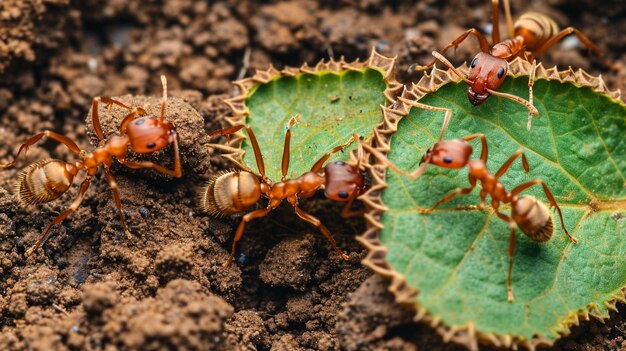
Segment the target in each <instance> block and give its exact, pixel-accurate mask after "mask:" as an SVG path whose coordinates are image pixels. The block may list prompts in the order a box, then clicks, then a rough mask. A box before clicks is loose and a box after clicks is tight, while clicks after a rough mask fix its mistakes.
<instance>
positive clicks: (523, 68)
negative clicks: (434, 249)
mask: <svg viewBox="0 0 626 351" xmlns="http://www.w3.org/2000/svg"><path fill="white" fill-rule="evenodd" d="M531 69H532V65H531V63H530V62H528V61H525V60H522V59H520V58H517V59H515V60H513V61H512V62H511V63H509V71H508V73H507V75H508V76H512V77H517V76H528V75H529V73H530V70H531ZM535 69H536V71H535V72H536V73H535V78H536V79H546V80H556V81H559V82H561V83H565V82H568V83H572V84H574V85H576V86H580V87H590V88H592V89H593V90H594V91H595V92H598V93H601V94H604V95H606V96H608V97H610V98H611V99H613V100H615V102H618V103H620V104H621V105H624V103H623V102H622V100H621V92H620V90H615V91H610V90H609V89H608V87H607V86H606V84H605V83H604V80H603V79H602V77H601V76H598V77H594V76H591V75H590V74H588V73H587V72H585V71H583V70H582V69H579V70H577V71H574V70H573V69H572V68H571V67H569V68H568V69H567V70H563V71H559V70H558V68H557V67H551V68H548V69H546V68H544V67H543V65H541V64H538V65H537V66H536V68H535ZM457 70H459V71H460V72H461V73H462V74H464V75H467V73H468V71H469V69H468V67H467V64H465V63H463V65H461V66H460V67H457ZM461 80H462V79H461V78H460V77H459V76H457V75H456V74H454V73H453V72H452V71H450V70H440V69H435V70H433V71H432V72H431V73H430V74H428V73H427V74H424V75H423V76H422V78H421V79H420V80H419V81H418V82H417V83H415V84H412V85H411V87H409V88H406V87H405V88H404V89H403V91H402V93H401V95H400V96H401V97H402V98H404V99H407V100H412V101H418V100H420V99H421V98H422V97H424V96H425V95H427V94H429V93H433V92H435V91H437V90H438V89H439V88H440V87H441V86H443V85H445V84H448V83H456V82H460V81H461ZM381 109H382V112H383V122H382V123H381V124H379V125H378V126H376V128H375V129H374V137H373V138H372V141H371V145H372V147H374V148H376V149H377V150H378V151H380V152H382V153H383V154H384V155H386V154H387V153H388V152H389V150H390V146H389V145H390V139H391V136H392V135H393V134H394V133H395V132H396V131H397V129H398V122H399V121H400V120H401V119H402V118H403V117H404V116H406V115H408V114H409V112H410V109H411V106H410V105H409V104H407V103H404V102H402V101H401V99H397V100H396V101H395V102H393V103H392V104H391V105H390V106H388V107H381ZM453 118H454V117H453ZM364 157H365V159H366V160H369V159H370V158H371V157H369V155H365V156H364ZM373 160H374V161H373V163H369V162H368V163H369V164H370V166H369V167H368V168H369V170H370V172H371V175H372V186H371V187H370V188H369V189H368V190H367V191H366V192H365V193H364V194H363V195H361V196H360V197H359V199H360V200H361V201H362V202H363V203H365V205H366V207H367V212H366V214H365V220H366V224H367V229H366V231H365V232H364V233H363V234H362V235H361V236H357V240H358V241H359V242H360V243H361V244H363V245H364V246H365V247H366V248H367V250H368V251H369V252H368V254H367V256H366V257H365V259H364V260H363V261H362V262H363V264H364V265H365V266H367V267H369V268H370V269H372V270H374V271H375V272H376V273H378V274H380V275H382V276H383V277H385V278H387V279H389V280H390V286H389V291H390V292H391V293H393V295H394V296H395V299H396V302H397V303H399V304H401V305H404V306H405V307H407V308H410V309H412V310H413V311H414V312H415V315H414V320H415V321H422V322H424V323H427V324H430V325H431V326H432V327H433V328H434V329H435V330H437V332H438V333H439V334H440V335H441V336H442V338H443V340H444V341H446V342H450V341H452V342H455V343H458V344H461V345H464V346H465V347H467V348H468V349H469V350H472V351H474V350H478V345H479V344H483V343H488V344H491V345H493V346H496V347H507V348H515V349H517V347H518V346H524V347H526V348H528V349H529V350H533V351H534V350H535V349H536V348H537V347H538V346H541V345H545V346H552V345H553V344H554V341H555V340H548V339H546V338H543V337H541V336H538V335H536V336H534V337H533V338H532V339H527V338H524V337H520V336H513V335H498V334H495V333H485V332H481V331H479V330H476V329H475V327H474V325H473V323H471V322H469V323H468V324H467V325H465V326H463V327H450V326H448V325H445V324H444V323H443V322H442V321H441V320H440V319H439V318H438V317H437V316H434V315H431V314H429V313H428V311H427V310H426V309H425V308H420V306H419V303H418V302H417V295H418V294H419V290H418V289H416V288H413V287H411V286H410V285H409V284H408V283H407V281H406V278H405V277H404V275H402V274H401V273H399V272H397V271H395V270H394V269H393V267H391V265H389V264H388V263H387V261H386V255H387V248H386V247H385V246H383V244H382V243H381V242H380V239H379V234H380V231H381V230H382V229H383V228H384V226H383V224H382V223H381V221H380V219H381V217H382V215H383V213H385V212H386V211H387V210H388V208H387V206H385V204H384V203H383V201H382V191H383V190H384V189H385V188H386V187H387V183H386V179H385V172H386V169H387V167H386V166H384V165H383V164H382V162H380V161H379V160H377V159H376V158H373ZM617 302H626V287H624V288H623V289H621V290H620V291H618V292H617V293H615V295H614V296H613V297H612V298H610V299H608V300H607V301H604V302H603V303H604V305H605V307H606V308H607V309H609V310H613V311H616V310H617V308H616V303H617ZM590 316H591V317H595V318H597V319H599V320H604V319H606V318H608V314H603V313H601V312H600V310H599V308H598V306H597V305H595V304H592V305H589V306H587V308H586V309H584V310H582V309H580V310H577V311H574V312H571V313H570V314H568V315H567V316H566V317H565V318H564V319H563V320H562V321H561V322H560V323H559V328H560V330H557V331H556V332H557V333H558V334H560V335H561V336H565V335H568V334H570V332H571V330H570V327H571V326H574V325H579V323H580V320H589V318H590Z"/></svg>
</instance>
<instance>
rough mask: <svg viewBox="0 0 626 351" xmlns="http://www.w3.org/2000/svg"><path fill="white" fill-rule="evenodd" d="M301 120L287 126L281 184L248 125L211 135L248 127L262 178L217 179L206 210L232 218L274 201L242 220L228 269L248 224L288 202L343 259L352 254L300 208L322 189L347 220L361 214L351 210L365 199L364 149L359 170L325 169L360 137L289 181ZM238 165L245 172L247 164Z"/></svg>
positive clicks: (335, 165)
mask: <svg viewBox="0 0 626 351" xmlns="http://www.w3.org/2000/svg"><path fill="white" fill-rule="evenodd" d="M297 116H298V115H296V116H294V117H292V118H291V119H290V121H289V125H288V127H287V131H286V134H285V144H284V147H283V156H282V163H281V166H282V178H281V180H280V182H276V183H274V182H273V181H272V180H270V179H269V178H267V177H266V176H265V166H264V164H263V155H262V154H261V150H260V148H259V144H258V142H257V139H256V137H255V135H254V132H253V131H252V129H251V128H250V127H249V126H248V125H239V126H234V127H229V128H224V129H220V130H216V131H214V132H212V133H210V134H209V135H210V136H211V137H214V136H220V135H221V136H230V135H232V134H234V133H236V132H238V131H239V130H241V129H244V128H245V130H246V132H247V134H248V137H249V139H250V143H251V144H252V149H253V150H254V157H255V159H256V165H257V169H258V171H259V174H260V175H257V174H254V173H252V172H249V171H247V170H231V171H226V172H223V173H220V174H218V175H216V176H215V177H213V178H212V179H211V180H210V181H209V182H208V184H207V185H206V186H205V187H204V188H203V190H202V193H201V195H200V198H199V201H200V207H201V208H202V210H203V211H205V212H208V213H210V214H213V215H231V214H235V213H238V212H241V211H244V210H246V209H247V208H249V207H251V206H253V205H254V204H256V203H257V202H258V201H259V199H260V198H261V196H265V197H267V198H268V199H269V202H268V204H267V206H266V207H265V208H262V209H257V210H254V211H252V212H249V213H247V214H246V215H244V216H243V218H242V220H241V223H240V224H239V227H237V232H236V233H235V238H234V239H233V245H232V249H231V253H230V257H229V258H228V261H226V262H225V263H224V264H223V266H224V267H228V266H229V265H230V263H231V262H232V260H233V258H234V257H235V248H236V247H237V242H238V241H239V240H240V239H241V237H242V236H243V232H244V229H245V226H246V223H248V222H250V221H252V220H253V219H256V218H262V217H265V216H267V215H268V214H269V213H270V212H271V211H272V210H273V209H275V208H276V207H278V205H280V204H281V203H282V202H283V200H285V199H287V201H289V203H290V204H291V205H292V206H293V208H294V209H295V211H296V214H297V215H298V217H300V218H301V219H303V220H305V221H307V222H309V223H311V224H313V225H314V226H316V227H317V228H318V229H319V230H320V232H321V233H322V234H323V235H324V237H325V238H326V239H327V240H328V241H329V242H330V245H331V246H332V248H333V249H334V250H335V252H336V253H337V254H338V255H339V256H341V257H342V258H343V259H348V255H346V254H345V253H344V252H343V251H341V250H340V249H339V248H337V245H336V242H335V239H334V238H333V236H332V235H331V234H330V231H329V230H328V229H327V228H326V227H325V226H324V224H322V222H321V221H320V220H319V219H317V218H315V217H314V216H312V215H310V214H308V213H306V212H304V211H303V210H302V209H301V208H300V207H299V206H298V202H299V200H300V199H302V198H309V197H311V196H313V195H314V194H315V192H316V191H317V190H318V189H324V190H325V195H326V197H327V198H329V199H331V200H334V201H341V202H346V206H345V207H344V209H343V211H342V212H341V216H342V217H344V218H346V217H351V216H354V215H356V214H357V212H351V211H350V206H351V205H352V202H353V201H354V199H356V198H357V196H359V195H361V194H362V193H363V190H364V179H363V175H362V174H361V172H360V171H359V168H360V160H361V155H362V149H361V148H360V147H359V150H358V156H357V157H358V161H357V163H356V165H349V164H347V163H346V162H343V161H335V162H331V163H329V164H327V165H326V166H325V167H323V166H324V163H325V162H326V161H328V159H329V158H330V157H331V156H332V155H333V154H335V153H337V152H340V151H342V150H343V149H344V148H346V147H348V146H349V145H350V144H352V143H353V142H354V141H355V140H357V139H359V137H358V136H357V135H356V134H354V135H353V136H352V137H351V138H350V140H348V142H346V143H345V144H343V145H339V146H336V147H334V148H333V149H332V150H331V151H330V152H328V153H326V154H325V155H324V156H322V158H320V159H319V160H318V161H317V162H315V163H314V164H313V167H311V170H310V171H308V172H305V173H304V174H303V175H301V176H300V177H298V178H296V179H287V171H288V170H289V154H290V140H291V127H292V126H293V125H294V124H295V121H296V118H297ZM359 145H360V143H359ZM238 166H239V167H240V168H243V169H245V168H244V167H243V166H242V165H238ZM322 167H323V168H322Z"/></svg>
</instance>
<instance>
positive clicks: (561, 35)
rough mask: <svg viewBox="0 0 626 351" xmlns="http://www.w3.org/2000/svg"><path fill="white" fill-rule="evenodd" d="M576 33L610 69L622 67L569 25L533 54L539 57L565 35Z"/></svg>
mask: <svg viewBox="0 0 626 351" xmlns="http://www.w3.org/2000/svg"><path fill="white" fill-rule="evenodd" d="M572 33H574V34H575V35H576V36H577V37H578V39H579V40H580V41H581V42H582V43H583V44H585V46H587V48H588V49H589V50H591V51H593V52H595V53H596V55H597V56H598V59H600V62H601V63H602V64H603V65H604V66H606V67H607V68H609V69H612V70H619V69H620V68H621V67H620V65H617V64H613V65H612V64H610V63H608V62H607V61H606V59H605V58H604V55H603V54H602V51H601V50H600V48H599V47H597V46H595V45H594V44H593V43H592V42H591V40H589V38H587V37H586V36H585V35H584V34H583V33H581V32H580V31H579V30H578V29H575V28H572V27H567V28H565V29H563V30H562V31H561V32H559V33H558V34H557V35H555V36H553V37H552V38H550V40H548V41H547V42H546V43H545V44H543V45H542V46H541V47H540V48H539V49H537V50H535V51H534V52H533V56H534V57H537V56H539V55H541V54H543V53H544V52H545V51H546V50H548V49H549V48H550V47H552V46H553V45H554V44H556V43H557V42H558V41H559V40H561V39H563V38H564V37H566V36H568V35H570V34H572Z"/></svg>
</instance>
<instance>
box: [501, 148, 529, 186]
mask: <svg viewBox="0 0 626 351" xmlns="http://www.w3.org/2000/svg"><path fill="white" fill-rule="evenodd" d="M520 155H521V156H522V166H524V171H525V172H526V173H528V172H529V171H530V166H528V160H526V155H525V154H524V151H522V150H517V151H515V153H514V154H513V155H512V156H511V157H509V159H508V160H506V162H504V164H502V166H501V167H500V169H498V172H496V175H495V177H496V179H498V178H500V177H501V176H502V175H503V174H504V172H506V171H507V170H508V169H509V167H511V164H512V163H513V161H515V159H516V158H518V157H519V156H520Z"/></svg>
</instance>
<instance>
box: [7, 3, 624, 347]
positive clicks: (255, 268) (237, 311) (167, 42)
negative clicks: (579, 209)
mask: <svg viewBox="0 0 626 351" xmlns="http://www.w3.org/2000/svg"><path fill="white" fill-rule="evenodd" d="M512 5H513V6H512V7H513V11H514V14H517V15H519V14H521V13H522V12H524V11H526V10H530V9H532V10H535V11H541V12H545V13H547V14H549V15H551V16H552V17H553V18H554V19H555V20H556V21H557V22H558V23H559V24H560V25H561V27H566V26H573V27H575V28H578V29H580V30H581V31H582V32H583V33H585V34H586V35H587V36H589V37H590V38H591V40H592V42H594V43H595V44H596V45H598V46H599V47H600V48H601V49H602V51H603V52H604V53H605V54H606V57H607V59H608V61H610V62H613V63H619V64H622V65H626V50H625V48H626V36H625V35H624V33H626V20H624V19H625V18H626V4H625V3H624V2H622V1H591V0H579V1H574V2H572V1H565V0H549V1H546V2H543V3H540V2H535V3H533V4H532V7H529V5H528V4H526V2H524V1H513V4H512ZM490 13H491V9H490V3H489V2H488V1H477V0H463V1H461V0H451V1H445V2H444V1H434V0H430V1H419V2H415V1H394V2H393V3H391V4H389V3H388V2H384V1H381V0H336V1H319V2H314V1H306V0H303V1H285V2H276V3H274V2H265V1H261V2H259V1H246V0H243V1H217V2H210V4H209V3H207V2H200V1H194V0H169V1H163V2H162V1H154V0H148V1H142V2H135V1H129V2H126V1H116V0H104V1H95V0H87V1H70V0H35V1H31V0H3V1H2V3H0V121H1V122H2V123H1V126H0V140H1V141H0V162H8V161H9V160H11V157H12V155H13V153H14V152H15V150H16V148H17V146H18V145H19V143H21V142H24V141H25V140H26V139H27V138H28V137H29V136H31V135H33V134H35V133H38V132H41V131H43V130H46V129H48V130H53V131H56V132H58V133H61V134H64V135H67V136H68V137H70V138H72V139H73V140H76V142H77V143H78V145H79V146H80V147H82V148H84V149H86V150H91V149H93V147H94V146H93V145H97V137H96V136H95V135H94V133H93V131H92V128H91V119H90V117H88V116H89V113H90V112H89V110H90V108H91V100H92V98H93V97H95V96H100V95H102V96H121V97H120V100H122V101H125V102H127V103H129V104H134V105H133V106H142V107H145V108H146V109H148V110H149V112H150V113H151V114H153V115H158V113H159V109H160V96H161V94H162V92H161V84H160V79H159V75H160V74H164V75H166V76H167V79H168V84H169V95H170V99H169V101H168V102H169V104H168V107H167V118H168V119H170V120H173V121H174V122H175V123H176V124H177V125H179V126H180V127H179V130H180V132H179V133H180V137H181V159H182V164H183V172H184V176H183V178H180V179H176V180H171V179H170V178H169V177H164V176H155V172H152V171H141V172H139V171H132V170H129V169H127V168H125V167H121V166H116V167H113V175H114V177H115V178H116V180H117V183H118V185H119V189H120V191H121V195H122V202H123V207H124V216H125V218H126V220H127V222H128V223H129V227H130V230H131V232H132V233H133V237H132V239H128V238H126V236H125V234H124V231H123V229H122V227H121V225H120V222H119V220H118V217H117V213H116V211H115V203H114V201H113V198H112V196H111V192H110V189H109V187H108V185H107V183H106V180H105V179H104V177H103V176H102V174H99V175H98V176H96V178H95V179H94V180H93V181H92V182H91V187H90V189H89V191H88V193H87V196H86V198H85V200H84V201H83V203H82V205H81V206H80V207H79V208H78V209H77V210H76V211H75V212H74V213H73V214H72V215H71V216H70V218H69V219H66V220H65V221H64V222H63V223H62V224H60V225H57V226H56V227H55V228H54V229H53V236H52V237H51V239H50V240H49V241H48V242H47V243H46V245H45V246H44V248H43V249H42V250H38V251H37V252H36V253H35V254H33V255H32V256H30V257H25V256H24V252H25V250H26V249H27V248H28V247H29V246H30V245H32V244H33V243H34V242H35V241H36V239H37V238H38V236H39V235H40V233H41V231H42V230H43V229H44V228H45V226H46V225H47V224H48V223H49V222H50V221H51V220H52V219H53V218H54V217H55V216H56V215H58V214H59V213H61V212H62V211H63V210H65V209H66V208H67V207H68V206H69V205H70V203H71V202H72V199H73V197H74V196H76V194H77V188H78V187H77V186H76V185H75V186H74V187H73V188H72V189H70V191H68V193H66V194H65V195H63V196H62V197H61V198H60V199H58V200H56V201H53V202H50V203H47V204H42V205H38V206H31V207H27V208H20V207H18V205H17V203H16V202H15V200H14V198H13V197H12V194H11V193H12V184H13V182H14V181H15V179H17V177H18V174H19V172H20V169H23V168H25V167H26V166H27V165H28V164H29V163H32V162H35V161H38V160H42V159H45V158H57V159H63V160H75V159H76V157H75V155H73V154H72V153H71V152H69V151H68V150H67V149H66V148H65V147H63V146H58V144H57V143H54V142H51V141H46V142H41V143H39V144H37V145H36V146H34V147H31V148H30V150H29V153H28V156H27V157H26V158H25V159H22V160H20V161H19V162H18V164H17V167H13V168H9V169H4V170H2V171H1V172H0V328H1V330H2V333H1V335H0V350H173V349H180V350H418V349H419V350H463V349H464V348H463V347H461V346H458V345H452V344H446V343H445V342H444V341H443V340H442V339H441V337H439V336H438V334H437V333H436V332H435V331H434V330H433V329H432V328H430V327H428V326H426V325H422V324H419V323H414V322H412V321H411V313H410V312H408V311H406V310H404V309H403V308H401V307H399V306H397V305H395V304H394V302H393V298H392V296H391V295H390V294H389V293H388V292H387V283H386V281H384V280H383V279H382V278H379V277H377V276H376V275H374V274H373V273H372V272H371V271H370V270H369V269H367V268H365V267H363V266H362V265H361V263H360V262H361V260H362V259H363V258H364V255H365V250H364V249H363V248H362V247H361V246H360V245H359V244H358V243H357V242H356V240H355V239H354V237H355V235H358V234H360V233H362V232H363V231H364V229H365V223H364V220H363V219H362V218H354V219H351V220H343V219H341V217H340V216H339V213H340V211H341V205H340V204H336V203H333V202H332V201H328V200H325V199H324V198H323V196H319V197H315V198H311V199H307V200H306V201H303V203H302V206H303V208H304V209H305V210H306V211H308V212H310V213H312V214H314V215H315V216H317V217H318V218H320V219H321V220H322V222H323V223H325V224H326V225H327V226H328V228H329V229H330V230H331V232H332V233H333V235H334V237H335V238H336V239H337V242H338V246H339V247H341V248H342V249H343V250H345V251H347V252H348V253H349V256H350V257H349V259H348V260H342V259H340V258H339V257H338V256H337V255H336V254H335V253H334V252H333V251H332V250H331V249H330V248H329V245H328V243H327V241H326V240H325V239H324V238H323V237H322V236H321V235H320V234H319V233H318V231H317V230H316V229H315V228H314V227H312V226H310V225H308V224H307V223H304V222H302V221H300V220H298V219H297V217H296V216H295V214H294V213H293V210H292V209H291V208H290V207H289V206H283V207H280V208H278V209H277V210H275V211H273V212H272V213H271V214H270V216H268V217H266V218H264V219H262V220H257V221H255V222H253V223H251V224H250V225H248V227H247V229H246V232H245V235H244V238H243V240H242V241H241V242H240V244H239V248H238V253H237V255H236V258H235V263H234V264H232V265H231V266H230V267H228V268H223V267H222V266H221V264H222V263H223V262H225V261H226V259H227V258H228V255H229V250H230V244H231V242H232V235H233V232H234V230H235V228H236V226H237V224H238V223H239V221H240V220H241V216H240V215H239V216H231V217H220V218H215V217H211V216H208V215H206V214H203V213H201V212H200V211H199V209H198V203H197V201H196V196H197V195H196V194H197V193H198V190H199V188H200V187H201V186H202V185H203V184H204V182H205V181H206V180H207V179H208V178H210V177H211V176H212V175H214V174H217V173H218V172H220V171H222V170H224V169H227V168H229V167H232V165H229V164H228V163H227V162H226V161H225V160H224V159H223V158H222V157H220V155H219V153H218V152H209V151H208V150H209V148H208V147H207V143H209V142H210V140H208V138H207V136H206V133H207V132H210V131H212V130H215V129H217V128H220V127H222V126H225V125H226V124H225V122H224V118H225V117H228V116H229V115H230V111H229V110H228V108H227V107H226V105H225V104H224V103H223V102H222V99H224V98H228V97H230V96H232V95H233V94H236V93H237V91H236V90H235V89H234V87H233V85H232V84H231V81H233V80H235V79H237V78H242V77H244V76H250V75H251V74H252V73H253V72H254V70H255V69H257V68H261V69H264V68H267V67H268V66H269V65H270V64H272V65H274V66H276V67H279V68H280V67H284V66H286V65H291V66H299V65H300V64H302V63H304V62H308V63H309V64H312V65H313V64H315V62H317V61H318V60H320V59H328V58H330V57H333V58H337V59H338V58H339V57H341V56H344V57H345V58H346V60H353V59H356V58H363V59H364V58H366V57H368V54H369V52H370V50H371V48H372V47H376V49H377V50H378V51H379V52H381V53H383V54H386V55H389V56H395V55H397V56H398V64H399V66H398V77H399V79H400V80H401V81H402V82H405V83H407V82H411V81H415V80H416V79H417V78H418V76H417V75H416V74H412V73H408V66H409V65H410V64H412V63H416V62H419V63H426V62H429V60H430V58H431V56H430V52H431V51H432V50H435V49H440V48H441V47H442V46H443V45H445V44H446V43H448V42H450V41H451V40H452V39H454V38H455V37H457V36H458V35H459V34H460V33H462V32H463V31H464V30H465V29H467V28H471V27H476V28H479V29H485V28H487V27H488V25H489V24H490ZM571 44H572V42H571V41H566V44H565V46H566V47H564V46H562V45H557V46H555V47H554V48H553V49H552V50H550V51H549V52H548V53H547V54H546V55H544V56H542V57H541V61H542V62H543V63H544V64H546V65H554V64H558V65H559V66H560V67H563V68H565V67H567V66H569V65H571V66H573V67H581V68H585V69H588V70H589V72H590V73H592V74H594V75H598V74H602V76H603V77H604V78H605V80H606V81H607V84H608V85H609V87H611V88H612V89H618V88H621V89H624V87H625V86H626V71H625V70H624V69H622V70H621V71H617V72H615V71H613V72H608V71H607V70H606V68H604V67H602V66H601V65H600V64H599V61H598V60H597V59H596V58H595V57H593V56H590V55H589V54H588V53H587V52H586V51H587V50H585V49H584V48H582V47H578V48H576V47H574V48H572V45H571ZM568 47H569V48H568ZM475 52H477V49H476V46H475V44H465V45H462V46H461V47H460V48H459V49H458V50H457V52H456V56H454V61H455V62H456V63H461V62H462V61H463V60H465V59H468V58H471V57H472V56H473V54H474V53H475ZM450 55H452V54H450ZM128 94H130V95H128ZM147 96H154V97H147ZM192 107H193V108H192ZM194 109H195V110H197V111H198V112H195V110H194ZM100 110H101V114H102V116H101V118H102V120H103V129H104V131H105V134H106V135H107V136H108V135H110V134H112V133H114V132H115V130H116V128H117V126H118V125H119V121H120V120H121V118H122V117H123V116H124V115H125V113H126V111H124V110H122V109H119V108H117V107H113V108H112V109H111V110H110V111H107V110H106V109H105V107H104V106H101V107H100ZM86 120H87V122H86ZM171 155H172V150H171V148H166V149H164V150H162V151H160V152H159V153H158V154H157V155H152V156H150V157H147V159H150V160H152V161H155V162H159V163H163V164H165V165H166V166H167V167H169V168H171V167H172V157H171ZM133 157H137V158H141V157H143V158H144V159H146V156H138V155H133ZM151 157H154V158H151ZM82 179H83V177H79V179H77V182H80V181H82ZM618 309H619V312H613V313H611V316H610V319H609V320H607V321H605V322H604V323H602V322H600V321H597V320H591V321H584V322H582V323H581V325H580V326H578V327H574V328H573V332H572V334H571V335H570V336H568V337H564V338H563V339H561V340H559V341H558V342H557V343H556V345H555V346H554V348H553V349H555V350H618V349H626V339H625V337H626V308H625V306H624V305H622V304H618ZM485 349H486V350H492V349H493V348H490V347H485Z"/></svg>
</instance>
